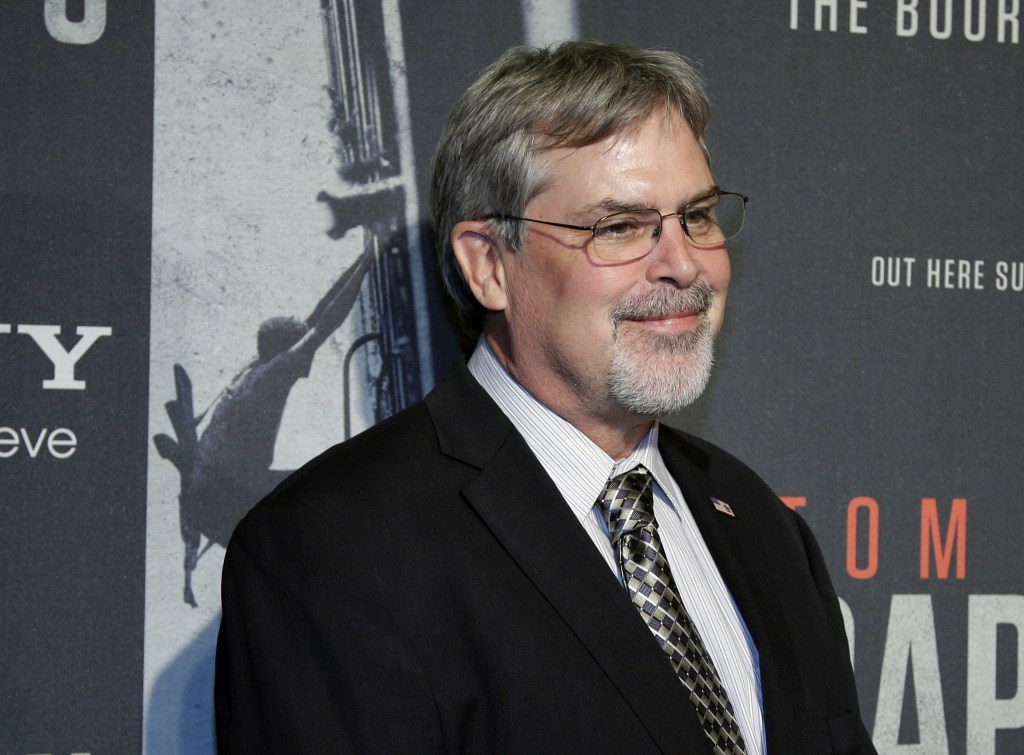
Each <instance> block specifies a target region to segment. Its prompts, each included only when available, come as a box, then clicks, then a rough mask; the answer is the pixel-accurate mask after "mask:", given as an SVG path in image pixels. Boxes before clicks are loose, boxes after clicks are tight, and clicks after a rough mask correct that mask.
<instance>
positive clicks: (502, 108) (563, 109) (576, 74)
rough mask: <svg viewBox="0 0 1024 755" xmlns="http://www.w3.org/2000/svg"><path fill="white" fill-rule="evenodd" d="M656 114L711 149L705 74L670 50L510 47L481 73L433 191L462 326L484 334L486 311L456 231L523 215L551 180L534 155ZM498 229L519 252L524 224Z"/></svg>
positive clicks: (436, 170)
mask: <svg viewBox="0 0 1024 755" xmlns="http://www.w3.org/2000/svg"><path fill="white" fill-rule="evenodd" d="M659 110H660V111H663V112H664V113H665V114H666V115H675V114H678V115H680V116H682V117H683V119H685V120H686V122H687V123H689V125H690V128H691V129H692V130H693V134H694V136H695V137H696V138H697V140H698V141H699V142H700V144H701V146H702V147H703V146H704V141H703V135H704V131H705V129H706V127H707V123H708V116H709V112H708V111H709V107H708V98H707V94H706V93H705V91H704V86H703V82H702V81H701V77H700V75H699V74H698V73H697V71H696V70H695V69H694V67H693V66H692V65H690V64H689V63H688V62H687V61H686V60H684V59H683V58H682V57H681V56H679V55H677V54H675V53H672V52H667V51H664V50H643V49H640V48H637V47H632V46H629V45H621V44H608V43H604V42H594V41H580V42H576V41H573V42H562V43H561V44H558V45H557V46H552V47H548V48H535V47H513V48H512V49H510V50H508V51H507V52H506V53H505V54H504V55H502V56H501V57H500V58H498V60H496V61H495V62H494V63H492V64H491V65H490V66H488V67H487V68H486V69H485V70H484V72H483V73H482V74H481V76H480V78H478V79H477V80H476V82H475V83H474V84H473V85H472V86H471V87H470V88H469V89H468V90H467V91H466V93H465V94H464V95H462V97H461V98H460V99H459V101H458V102H457V103H456V104H455V107H454V108H453V109H452V112H451V114H450V115H449V116H448V120H447V122H446V123H445V127H444V131H443V132H442V134H441V139H440V141H439V142H438V145H437V151H436V152H435V154H434V164H433V182H432V186H431V206H432V210H433V216H434V233H435V246H436V250H437V255H438V263H439V265H440V269H441V277H442V279H443V280H444V284H445V288H447V290H448V293H449V294H450V295H451V297H452V299H453V300H454V302H455V306H456V308H457V309H458V312H459V314H460V316H461V317H462V319H463V322H464V323H465V324H467V325H469V326H470V327H474V328H480V327H481V326H482V323H483V314H484V311H483V308H482V307H481V306H480V304H479V303H478V302H477V301H476V299H475V297H474V296H473V293H472V291H470V289H469V286H468V285H467V284H466V281H465V280H464V279H463V277H462V271H461V270H460V269H459V265H458V262H457V261H456V259H455V254H454V252H453V250H452V244H451V235H452V230H453V229H454V228H455V225H456V224H457V223H459V222H460V221H463V220H470V219H480V218H483V217H484V216H486V215H488V214H490V213H501V214H507V215H522V214H523V211H524V209H525V207H526V204H527V203H528V202H529V201H530V200H531V199H532V198H533V197H535V196H536V195H537V194H539V193H540V192H541V191H542V190H543V189H544V186H545V183H546V180H547V177H546V175H545V174H544V171H543V170H542V169H541V168H540V167H539V165H538V161H536V160H535V159H534V158H535V156H536V155H537V153H539V152H543V151H545V150H550V149H555V148H557V147H584V146H587V145H589V144H594V143H596V142H599V141H601V140H603V139H606V138H608V137H610V136H614V135H617V134H624V133H628V132H629V131H630V130H632V129H636V128H639V127H640V126H642V125H643V124H644V123H646V122H647V120H648V119H649V118H650V117H651V116H652V115H653V114H654V113H655V112H658V111H659ZM705 154H706V151H705ZM491 225H492V227H491V229H490V230H491V233H492V235H493V237H494V238H495V239H497V240H498V241H499V242H500V243H502V244H504V245H505V246H506V247H507V248H508V249H509V250H511V251H513V252H518V251H519V250H520V249H521V248H522V240H523V239H522V236H523V232H522V223H520V222H513V221H494V222H492V224H491Z"/></svg>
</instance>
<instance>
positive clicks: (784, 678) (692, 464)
mask: <svg viewBox="0 0 1024 755" xmlns="http://www.w3.org/2000/svg"><path fill="white" fill-rule="evenodd" d="M666 435H667V434H666V433H664V432H663V433H661V436H660V437H661V438H662V439H663V440H662V442H661V444H660V448H661V452H662V457H663V458H664V459H665V463H666V465H667V466H668V468H669V470H670V471H671V472H672V476H673V477H674V478H675V480H676V482H677V483H678V484H679V487H680V489H681V490H682V492H683V496H684V498H685V499H686V504H687V506H688V507H689V509H690V511H691V513H692V514H693V518H694V520H695V521H696V523H697V527H698V528H699V529H700V532H701V535H702V536H703V538H704V542H705V543H706V544H707V546H708V550H709V551H710V553H711V556H712V558H713V559H714V561H715V564H716V565H717V566H718V570H719V572H720V573H721V575H722V579H723V580H724V582H725V585H726V587H727V588H728V589H729V592H730V593H731V595H732V598H733V600H734V601H735V603H736V606H737V608H738V609H739V612H740V616H742V618H743V621H744V623H745V624H746V625H747V629H748V631H749V632H750V635H751V638H752V639H753V641H754V645H755V647H757V649H758V655H759V662H760V672H761V692H762V698H763V700H764V716H765V729H766V731H767V733H768V735H769V742H771V741H775V742H778V741H788V742H793V741H797V739H796V737H797V734H798V732H796V731H795V728H794V727H796V726H797V724H796V722H795V720H794V719H793V717H792V710H793V709H794V705H793V701H794V700H799V699H801V698H802V697H803V694H804V692H803V688H802V685H801V683H800V680H799V678H798V677H797V676H795V675H794V674H793V673H792V670H793V669H796V668H798V665H799V661H798V658H797V655H796V648H795V646H794V644H793V639H792V635H791V632H790V627H789V624H788V622H787V617H786V615H785V614H784V612H783V611H782V610H780V606H781V605H782V601H780V600H779V596H781V595H782V594H783V591H785V590H786V589H787V585H785V584H781V583H780V581H779V580H777V579H776V578H775V571H776V570H775V569H773V568H772V562H771V559H770V555H769V552H768V550H767V549H766V547H765V546H766V543H765V535H766V533H765V532H762V531H760V530H759V526H758V522H757V521H755V517H752V516H744V515H743V511H742V508H743V504H744V503H745V502H744V501H743V500H740V499H738V498H736V497H735V496H736V495H737V494H734V493H733V492H732V491H730V492H729V493H728V495H725V494H723V492H721V491H719V490H717V489H713V483H712V482H711V479H710V477H709V475H708V469H707V464H708V459H707V455H706V454H705V453H704V452H703V451H701V450H699V449H696V448H694V447H691V446H689V445H687V444H686V443H685V442H684V441H681V440H680V439H679V438H678V437H677V436H670V437H666ZM716 494H717V496H724V497H725V500H726V501H727V502H728V503H729V504H730V505H731V506H732V507H733V508H734V509H735V512H736V516H735V517H730V516H727V515H725V514H722V513H721V512H719V511H718V510H717V509H716V508H715V506H714V504H713V502H712V496H716ZM717 496H716V497H717ZM757 503H758V505H760V504H761V502H760V501H758V502H757Z"/></svg>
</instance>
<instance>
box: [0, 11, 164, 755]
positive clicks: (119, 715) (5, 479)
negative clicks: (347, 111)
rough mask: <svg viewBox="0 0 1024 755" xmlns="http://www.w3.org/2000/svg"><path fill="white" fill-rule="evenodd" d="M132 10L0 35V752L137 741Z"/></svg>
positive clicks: (139, 407) (58, 18)
mask: <svg viewBox="0 0 1024 755" xmlns="http://www.w3.org/2000/svg"><path fill="white" fill-rule="evenodd" d="M152 60H153V8H152V5H151V4H150V3H146V2H143V3H113V2H110V3H108V2H106V1H105V0H85V2H67V3H65V2H60V1H57V2H53V1H52V0H48V1H47V2H45V3H43V2H36V3H7V4H5V7H4V12H3V17H2V21H0V72H2V73H0V76H2V78H0V480H2V485H0V550H2V552H3V554H4V555H3V566H2V567H0V607H2V608H0V641H2V649H0V711H2V713H0V751H3V752H21V753H24V752H85V751H93V752H132V751H138V749H139V745H140V741H141V702H142V700H141V695H140V689H141V683H142V682H141V680H142V650H143V615H144V585H143V581H144V573H145V569H144V556H145V553H144V547H145V458H146V456H145V449H146V430H147V416H146V414H147V380H146V375H147V373H148V336H149V274H150V273H149V249H150V214H151V204H152V199H151V183H152V102H153V85H152V81H153V64H152Z"/></svg>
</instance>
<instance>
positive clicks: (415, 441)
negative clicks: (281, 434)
mask: <svg viewBox="0 0 1024 755" xmlns="http://www.w3.org/2000/svg"><path fill="white" fill-rule="evenodd" d="M438 457H439V452H438V441H437V434H436V431H435V429H434V425H433V423H432V422H431V420H430V417H429V415H428V413H427V410H426V408H425V407H424V405H423V402H418V403H415V404H413V405H411V406H409V407H407V408H406V409H403V410H402V411H401V412H398V413H397V414H394V415H392V416H390V417H388V418H386V419H384V420H382V421H381V422H379V423H377V424H375V425H373V426H371V427H369V428H367V429H366V430H363V431H362V432H360V433H358V434H356V435H354V436H352V437H351V438H349V439H347V440H345V441H342V442H341V443H338V444H336V445H334V446H331V447H330V448H328V449H326V450H325V451H323V452H321V453H320V454H318V455H317V456H315V457H314V458H312V459H310V460H309V461H308V462H306V463H305V464H303V465H302V466H301V467H299V468H298V469H297V470H295V471H294V472H293V473H292V474H290V475H289V476H288V477H287V478H285V479H284V480H283V481H282V482H281V483H280V484H279V485H278V486H277V487H276V488H274V490H273V491H271V492H270V493H269V494H268V495H267V496H265V497H264V498H263V499H262V500H261V501H260V502H259V503H258V504H256V506H254V507H253V508H252V510H251V511H250V512H249V514H248V515H247V517H246V519H253V518H256V519H264V518H269V519H270V520H274V519H276V515H275V512H276V513H281V512H282V510H287V516H288V517H289V518H290V519H291V518H293V517H295V516H300V515H301V514H300V513H299V512H298V509H302V508H307V509H318V508H320V507H321V505H322V504H323V502H325V501H329V500H352V499H353V498H358V497H359V496H361V495H362V496H365V495H366V494H367V493H368V492H371V491H372V492H373V493H374V495H373V498H374V500H375V502H376V503H377V504H378V505H379V503H380V502H381V501H382V500H387V495H386V491H387V490H388V489H389V487H392V486H394V485H396V484H397V483H398V482H399V481H400V480H402V479H403V472H405V471H409V470H410V469H411V468H415V467H418V466H422V465H423V464H424V463H426V462H427V460H435V459H437V458H438ZM243 521H244V520H243Z"/></svg>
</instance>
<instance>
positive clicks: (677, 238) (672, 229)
mask: <svg viewBox="0 0 1024 755" xmlns="http://www.w3.org/2000/svg"><path fill="white" fill-rule="evenodd" d="M648 261H649V264H648V266H647V277H648V279H649V280H650V282H651V283H655V282H658V281H661V282H671V283H673V284H674V285H676V286H678V287H679V288H686V287H687V286H689V285H691V284H692V283H693V282H694V281H695V280H697V278H698V277H699V276H700V272H701V264H700V251H699V248H698V247H697V246H696V245H695V244H694V243H693V241H692V239H690V237H689V236H687V235H686V232H685V231H684V230H683V224H682V222H681V219H680V217H679V215H677V214H672V215H666V216H665V217H663V218H662V221H661V235H660V236H659V237H658V243H657V244H655V245H654V249H653V250H651V253H650V254H649V255H648Z"/></svg>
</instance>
